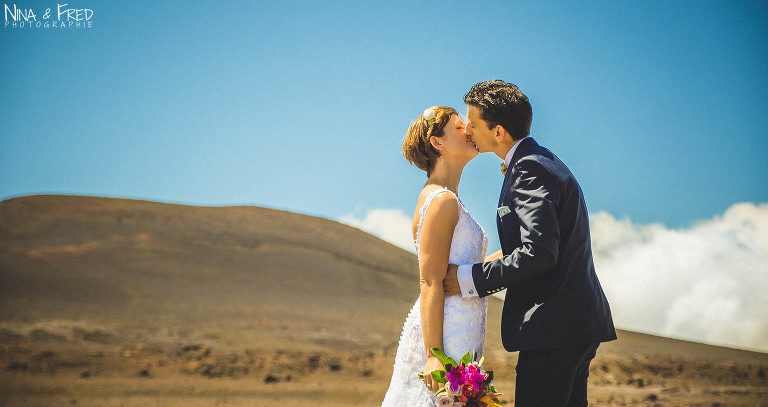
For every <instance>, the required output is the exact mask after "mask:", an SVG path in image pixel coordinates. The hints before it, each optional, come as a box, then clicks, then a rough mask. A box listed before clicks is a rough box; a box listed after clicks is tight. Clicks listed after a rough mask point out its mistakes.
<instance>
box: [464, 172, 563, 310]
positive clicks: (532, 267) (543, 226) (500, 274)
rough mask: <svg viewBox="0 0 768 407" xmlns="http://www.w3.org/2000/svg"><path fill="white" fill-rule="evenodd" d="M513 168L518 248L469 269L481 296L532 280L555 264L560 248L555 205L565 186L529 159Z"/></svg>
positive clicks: (512, 188)
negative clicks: (518, 237) (517, 219)
mask: <svg viewBox="0 0 768 407" xmlns="http://www.w3.org/2000/svg"><path fill="white" fill-rule="evenodd" d="M516 167H517V168H516V171H517V173H518V175H517V177H516V178H515V182H514V183H513V185H512V186H511V190H510V197H511V201H512V202H511V203H512V205H511V206H512V207H513V208H514V211H515V214H516V215H517V217H518V218H519V219H520V228H519V233H520V245H519V246H518V247H516V248H514V250H512V251H511V252H510V253H509V254H507V255H506V256H503V257H502V258H500V259H496V260H493V261H490V262H485V263H481V264H475V265H473V266H472V279H473V281H474V284H475V286H476V287H477V288H476V291H477V292H478V294H479V296H481V297H484V296H486V295H489V294H492V293H493V292H496V291H499V290H502V289H504V288H507V287H510V286H512V285H514V284H516V283H518V282H520V281H524V280H527V279H529V278H531V277H534V276H536V275H538V274H539V273H542V272H544V271H547V270H549V269H550V268H552V267H553V266H555V265H556V264H557V258H558V252H559V246H560V225H559V220H558V205H559V202H560V199H561V197H562V195H563V193H564V189H565V188H564V187H565V185H564V184H563V183H562V182H559V181H558V179H557V177H555V175H554V174H552V173H551V172H550V171H549V169H548V168H546V167H545V166H544V165H543V164H542V163H540V162H538V161H536V160H535V159H534V158H532V157H531V158H524V159H521V160H520V161H518V162H517V164H516ZM511 215H512V214H511V213H510V214H507V215H506V216H511ZM506 232H507V233H509V232H510V231H506ZM515 232H517V231H515Z"/></svg>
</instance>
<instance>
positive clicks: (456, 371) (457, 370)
mask: <svg viewBox="0 0 768 407" xmlns="http://www.w3.org/2000/svg"><path fill="white" fill-rule="evenodd" d="M464 369H465V368H464V366H451V371H450V372H448V373H446V374H445V377H446V378H447V379H448V383H450V384H451V391H452V392H454V393H456V392H458V391H459V389H460V388H461V386H462V385H463V384H464V383H466V382H467V375H466V373H465V370H464Z"/></svg>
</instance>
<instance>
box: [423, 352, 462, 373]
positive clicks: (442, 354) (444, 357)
mask: <svg viewBox="0 0 768 407" xmlns="http://www.w3.org/2000/svg"><path fill="white" fill-rule="evenodd" d="M430 350H431V351H432V354H433V355H435V357H436V358H437V360H439V361H440V363H442V364H443V366H445V368H446V370H448V365H449V364H450V365H454V366H456V365H458V363H456V361H455V360H453V359H451V358H450V357H448V355H446V354H445V352H443V351H442V350H440V348H431V349H430Z"/></svg>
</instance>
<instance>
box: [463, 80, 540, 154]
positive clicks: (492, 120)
mask: <svg viewBox="0 0 768 407" xmlns="http://www.w3.org/2000/svg"><path fill="white" fill-rule="evenodd" d="M464 103H466V104H467V105H469V106H474V107H476V108H478V109H479V110H480V118H481V119H483V120H485V121H486V122H487V123H488V128H489V129H492V128H494V127H496V125H501V127H504V130H506V131H507V133H509V134H510V135H511V136H512V138H513V139H514V140H520V139H521V138H523V137H525V136H527V135H528V134H530V131H531V120H532V119H533V111H532V110H531V104H530V103H529V102H528V97H527V96H525V95H524V94H523V92H520V89H518V88H517V85H513V84H511V83H507V82H504V81H502V80H499V79H496V80H492V81H484V82H478V83H476V84H475V85H474V86H472V89H470V90H469V92H467V94H466V95H464Z"/></svg>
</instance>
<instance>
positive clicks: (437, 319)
mask: <svg viewBox="0 0 768 407" xmlns="http://www.w3.org/2000/svg"><path fill="white" fill-rule="evenodd" d="M458 220H459V206H458V202H457V200H456V197H454V196H453V195H452V194H439V195H437V196H436V197H435V198H434V199H433V200H432V203H431V204H430V205H429V208H428V209H427V213H426V215H425V218H424V224H423V226H422V229H421V236H420V238H419V239H420V240H419V242H420V243H419V284H420V286H421V329H422V333H423V335H424V349H425V351H426V353H427V364H426V365H425V366H424V382H425V383H426V384H427V387H429V388H430V389H431V390H432V391H433V392H435V391H437V390H438V389H439V383H433V382H432V376H431V373H432V371H434V370H437V369H442V368H443V366H442V364H441V363H440V362H439V361H438V360H437V358H435V357H434V355H432V352H431V351H430V348H440V349H443V308H444V304H445V297H444V294H443V279H444V278H445V273H446V270H447V268H448V256H449V254H450V251H451V239H452V238H453V231H454V229H455V228H456V223H457V222H458Z"/></svg>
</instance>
